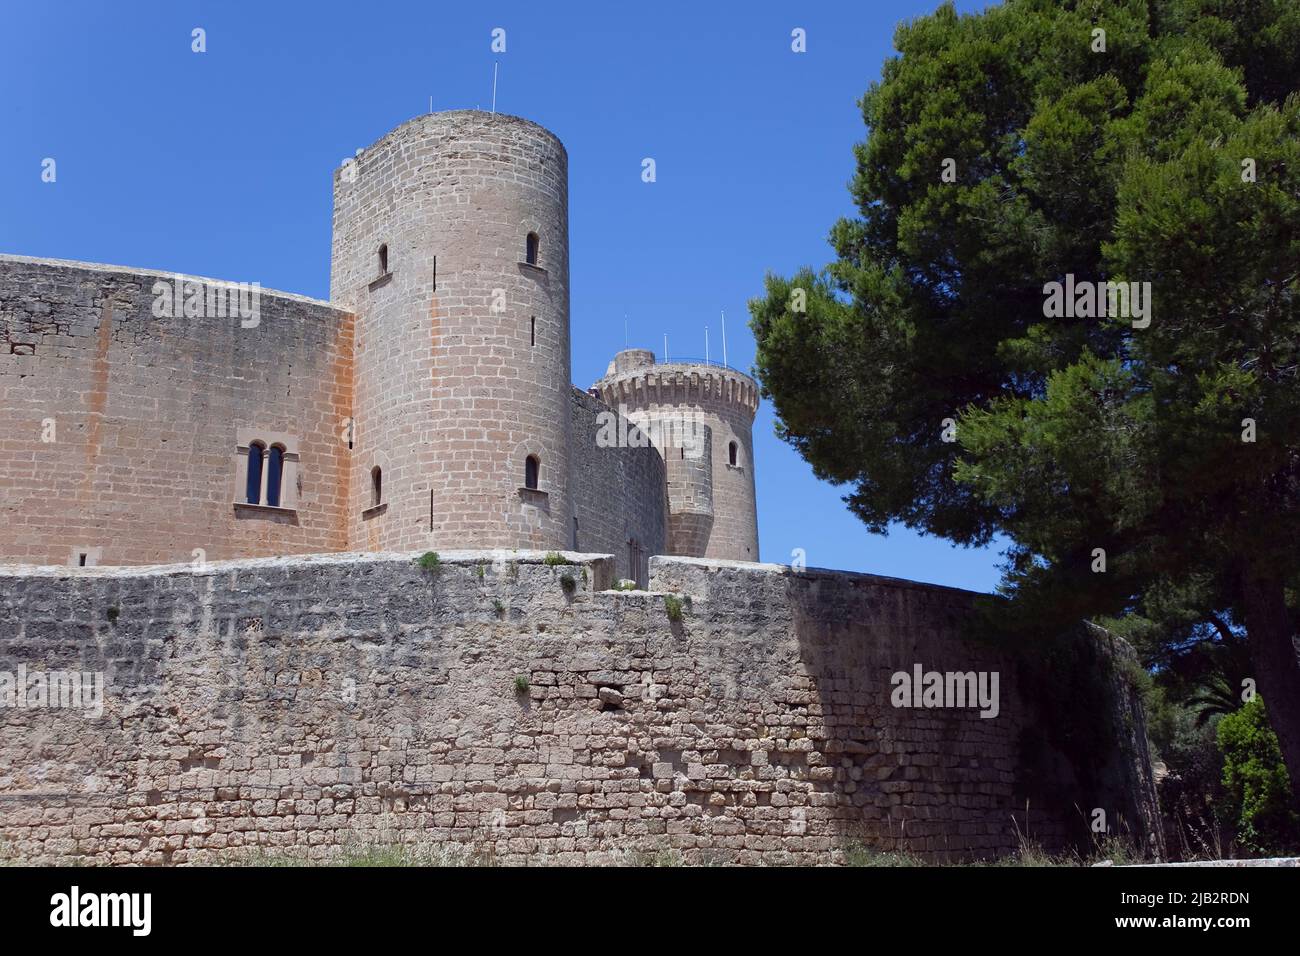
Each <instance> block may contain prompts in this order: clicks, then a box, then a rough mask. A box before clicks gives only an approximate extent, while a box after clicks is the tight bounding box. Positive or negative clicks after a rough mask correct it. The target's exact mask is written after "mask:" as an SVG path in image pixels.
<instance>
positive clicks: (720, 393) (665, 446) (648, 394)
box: [594, 349, 759, 561]
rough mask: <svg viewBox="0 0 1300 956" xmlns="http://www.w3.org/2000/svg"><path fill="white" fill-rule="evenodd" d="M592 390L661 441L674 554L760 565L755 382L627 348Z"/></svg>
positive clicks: (716, 367) (721, 370) (725, 371)
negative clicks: (755, 468) (755, 480)
mask: <svg viewBox="0 0 1300 956" xmlns="http://www.w3.org/2000/svg"><path fill="white" fill-rule="evenodd" d="M594 387H595V388H596V390H597V392H598V393H599V395H600V397H601V399H602V400H603V401H604V402H605V404H606V405H608V406H609V407H610V408H611V409H613V410H614V411H620V412H622V413H625V414H626V415H627V416H628V417H629V418H630V419H633V420H634V421H636V422H637V423H638V424H640V425H642V427H643V428H646V429H648V430H649V431H650V432H651V434H652V436H654V437H658V438H659V439H660V440H659V441H657V442H656V447H658V448H659V450H660V452H661V453H662V454H663V456H664V462H665V464H666V466H667V474H668V509H669V517H668V551H669V553H670V554H679V555H687V556H695V557H706V558H725V559H730V560H735V561H757V560H759V556H758V511H757V506H756V497H755V493H754V467H753V463H754V441H753V426H754V415H755V413H756V412H757V410H758V398H759V390H758V384H757V383H756V382H755V381H754V380H753V379H752V378H750V377H749V376H748V375H745V374H744V373H743V372H738V371H736V370H735V369H732V368H727V367H725V366H720V365H715V364H712V363H705V362H692V361H683V362H666V363H663V364H656V362H655V356H654V353H653V352H650V351H648V350H645V349H627V350H624V351H622V352H619V353H618V355H616V356H615V357H614V361H613V362H611V363H610V365H609V369H608V370H607V371H606V373H605V376H604V378H602V379H600V381H598V382H597V383H596V384H595V386H594Z"/></svg>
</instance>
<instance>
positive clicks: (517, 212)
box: [330, 110, 572, 550]
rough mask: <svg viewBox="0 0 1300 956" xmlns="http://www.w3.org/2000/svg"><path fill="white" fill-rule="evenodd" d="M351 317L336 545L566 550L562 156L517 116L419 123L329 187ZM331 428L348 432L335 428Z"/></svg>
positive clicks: (340, 295)
mask: <svg viewBox="0 0 1300 956" xmlns="http://www.w3.org/2000/svg"><path fill="white" fill-rule="evenodd" d="M330 297H331V299H332V300H333V301H334V303H335V304H337V305H339V306H341V307H343V308H347V309H349V310H350V311H352V312H353V313H354V314H355V315H356V341H355V349H354V354H355V367H354V370H353V375H354V407H353V417H354V422H353V423H352V426H351V432H350V434H344V436H343V439H342V440H344V441H347V440H349V439H350V440H351V441H352V448H353V456H352V460H353V466H352V469H351V474H350V483H349V496H350V500H351V504H352V507H351V508H350V509H349V510H350V525H349V545H350V547H352V548H355V549H359V550H365V549H368V550H415V549H419V548H425V547H428V548H437V547H443V548H451V547H477V548H481V547H512V548H527V547H535V548H548V549H549V548H563V547H566V546H567V544H568V542H569V541H570V538H571V531H570V529H571V525H572V504H571V502H570V500H569V489H568V485H569V428H570V425H569V421H570V413H569V392H570V389H571V384H570V382H571V377H570V365H569V208H568V157H567V154H566V153H565V149H564V146H563V145H562V144H561V143H560V141H559V139H558V138H556V136H555V135H554V134H552V133H550V132H549V131H547V130H545V129H543V128H542V127H540V126H538V125H536V124H534V123H530V122H528V121H526V120H522V119H519V118H517V117H513V116H505V115H502V114H499V113H498V114H490V113H484V112H481V111H478V110H456V111H452V112H446V113H432V114H428V115H425V116H419V117H417V118H415V119H413V120H410V121H409V122H407V123H404V124H403V125H402V126H399V127H398V128H397V129H395V130H393V131H392V132H391V133H389V134H388V135H387V136H385V137H383V138H382V139H381V140H379V141H378V142H377V143H375V144H374V145H372V146H370V147H369V148H368V149H365V150H361V151H359V152H358V153H357V155H356V157H355V158H354V159H349V160H346V161H345V162H344V163H343V165H342V167H340V169H339V170H337V171H336V173H335V177H334V244H333V260H332V271H331V274H330ZM345 432H346V427H345Z"/></svg>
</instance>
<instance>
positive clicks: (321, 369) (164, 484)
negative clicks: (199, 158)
mask: <svg viewBox="0 0 1300 956" xmlns="http://www.w3.org/2000/svg"><path fill="white" fill-rule="evenodd" d="M174 279H175V277H174V276H172V275H171V274H169V273H163V272H152V271H147V270H139V269H123V268H119V267H115V266H100V265H91V264H87V263H74V262H59V261H52V260H39V259H27V258H22V257H17V256H0V410H2V412H3V420H4V434H3V435H2V436H0V562H5V561H9V562H14V561H16V562H26V563H32V564H69V563H71V564H77V563H78V561H79V559H80V556H81V555H82V554H85V555H86V562H87V563H88V564H154V563H165V562H173V561H188V560H190V559H191V557H192V552H193V550H194V549H196V548H197V549H203V550H204V552H206V556H207V557H210V558H235V557H251V556H256V555H264V554H303V553H315V552H321V551H341V550H345V549H346V548H347V546H348V536H347V523H346V514H347V499H348V491H347V488H348V484H347V483H348V474H347V469H348V449H347V445H346V443H345V442H344V441H342V440H341V439H340V433H341V425H342V423H343V422H344V421H345V420H346V419H347V417H348V416H349V414H350V408H351V394H350V386H351V381H352V337H353V322H352V317H351V316H350V315H349V314H348V313H347V312H345V311H343V310H340V309H337V308H335V307H334V306H332V305H330V304H329V303H326V302H319V301H317V300H315V299H308V298H305V297H303V296H295V295H287V294H284V293H279V292H271V291H268V290H262V291H261V293H260V297H259V311H260V318H259V320H258V322H257V324H256V325H255V326H252V327H244V325H243V324H242V321H243V320H241V319H239V318H237V317H226V318H193V317H187V316H185V315H183V314H182V315H172V316H170V317H167V316H161V317H160V316H157V315H155V314H154V311H155V310H154V304H155V301H156V300H157V298H158V296H157V295H155V293H154V291H153V289H154V286H155V283H158V282H164V283H167V284H168V285H169V286H170V285H172V284H173V283H174ZM201 281H204V282H207V280H201ZM171 311H173V312H174V311H175V310H174V309H172V310H171ZM250 429H255V430H256V433H257V434H258V435H259V436H260V437H261V438H263V439H264V440H267V441H269V442H274V441H281V442H284V443H285V444H286V445H287V447H288V448H289V449H290V451H291V452H292V457H293V458H296V459H297V460H296V461H295V460H290V461H288V462H287V463H286V481H285V500H284V502H283V503H284V504H286V505H290V506H291V507H287V508H281V509H270V508H262V507H257V506H237V505H236V504H235V502H236V501H237V500H238V499H239V493H240V491H241V490H242V489H240V488H238V487H237V484H238V475H239V465H240V452H239V448H240V444H241V441H243V442H244V444H245V445H246V443H247V434H245V432H247V431H248V430H250ZM299 466H301V467H299Z"/></svg>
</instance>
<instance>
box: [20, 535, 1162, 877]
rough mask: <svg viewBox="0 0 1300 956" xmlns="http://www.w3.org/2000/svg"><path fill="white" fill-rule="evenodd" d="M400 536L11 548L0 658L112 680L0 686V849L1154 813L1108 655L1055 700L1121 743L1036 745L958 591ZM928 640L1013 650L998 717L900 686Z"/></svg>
mask: <svg viewBox="0 0 1300 956" xmlns="http://www.w3.org/2000/svg"><path fill="white" fill-rule="evenodd" d="M417 556H418V554H417V553H408V554H389V553H382V554H369V555H336V556H318V557H307V558H278V559H258V560H250V561H236V562H226V563H216V564H209V565H208V566H206V567H201V568H195V567H189V566H174V567H152V568H88V569H81V568H72V569H67V568H48V567H47V568H15V567H8V568H0V670H5V671H9V672H14V671H15V670H16V668H17V667H18V666H19V665H21V664H25V666H26V667H27V668H28V669H29V670H35V669H37V668H46V669H49V670H53V669H58V668H63V669H67V670H78V671H84V672H95V671H98V672H101V673H102V674H103V676H104V685H103V686H104V698H103V712H102V714H101V715H99V716H94V715H93V714H87V713H82V712H77V711H72V710H57V709H49V708H39V709H26V710H18V709H3V710H0V725H2V726H0V768H2V769H0V855H3V856H5V857H6V858H11V859H19V860H23V861H26V862H29V863H54V862H78V863H97V864H106V863H114V864H125V863H139V864H167V863H171V864H183V863H198V862H204V861H211V860H214V859H219V858H223V857H231V856H238V855H247V854H252V855H254V856H259V855H260V856H263V857H265V856H267V855H269V856H271V857H275V856H278V855H282V854H297V855H302V856H308V857H312V858H324V857H328V856H330V855H331V854H334V853H337V852H339V850H340V849H341V848H343V847H352V848H356V847H358V846H359V845H364V844H366V843H370V842H373V843H380V844H392V843H399V842H401V843H408V842H409V843H413V844H429V843H433V844H445V845H456V846H460V847H465V848H469V849H472V850H473V851H474V852H477V853H480V854H484V855H486V856H488V857H490V858H493V859H495V860H497V861H499V862H504V863H517V862H524V861H528V862H556V863H597V862H610V861H618V860H626V859H634V858H635V857H633V856H630V855H629V854H636V853H642V854H658V853H660V852H663V851H672V852H676V853H680V854H681V856H682V858H683V859H685V860H686V861H689V862H735V863H759V862H761V863H827V862H832V861H835V860H839V859H842V854H843V852H844V850H845V848H847V847H851V846H853V845H854V844H855V843H862V844H864V845H866V846H870V847H872V848H876V849H882V850H890V849H897V850H906V851H910V852H913V853H916V854H919V855H920V856H921V857H922V858H924V859H926V860H930V861H940V860H953V859H971V858H981V857H988V856H992V855H997V854H1004V853H1006V852H1008V851H1010V850H1013V849H1015V848H1016V847H1017V845H1018V843H1019V841H1020V839H1021V836H1022V835H1027V836H1028V837H1029V838H1031V839H1033V840H1035V841H1038V842H1040V843H1042V844H1043V845H1045V846H1047V847H1048V848H1056V847H1060V846H1062V845H1063V844H1065V843H1066V842H1068V841H1069V840H1070V838H1071V837H1073V836H1086V832H1087V824H1088V823H1089V822H1090V821H1091V819H1092V817H1091V815H1090V814H1091V810H1092V808H1094V807H1101V808H1102V809H1104V810H1105V811H1106V813H1107V819H1108V820H1109V822H1110V823H1111V825H1112V827H1113V828H1114V829H1116V830H1122V829H1125V828H1127V829H1129V830H1131V831H1132V832H1133V833H1134V835H1135V836H1136V837H1137V838H1138V840H1139V841H1141V840H1143V839H1144V838H1145V836H1146V834H1148V833H1150V832H1151V831H1152V830H1153V829H1157V828H1156V827H1155V825H1154V820H1155V802H1154V801H1155V797H1154V786H1153V782H1152V779H1151V771H1150V761H1149V757H1148V755H1147V748H1146V736H1145V730H1144V728H1143V724H1142V714H1141V710H1140V707H1138V706H1137V704H1136V698H1135V696H1134V691H1133V689H1132V688H1131V687H1130V686H1129V685H1128V684H1127V683H1125V682H1124V681H1123V680H1122V679H1121V676H1122V670H1120V669H1117V670H1116V672H1115V675H1114V676H1115V679H1116V687H1117V691H1116V694H1115V696H1114V699H1113V700H1112V701H1111V703H1109V704H1108V705H1106V706H1105V707H1102V708H1099V709H1098V711H1097V712H1094V713H1077V714H1073V715H1072V720H1074V721H1075V723H1074V724H1073V726H1075V727H1076V728H1077V727H1079V726H1087V727H1089V728H1090V733H1092V734H1096V733H1099V732H1100V730H1101V728H1103V727H1105V726H1107V725H1108V724H1110V725H1113V726H1115V727H1116V728H1118V732H1119V734H1120V740H1119V742H1118V744H1117V745H1116V746H1114V747H1112V748H1110V750H1109V752H1110V753H1111V754H1112V759H1111V760H1110V762H1109V763H1108V764H1107V765H1106V766H1104V767H1090V768H1074V769H1072V768H1071V765H1070V763H1069V761H1068V760H1066V759H1065V758H1064V757H1062V756H1061V754H1060V753H1059V752H1057V751H1054V750H1053V751H1050V752H1049V753H1048V758H1049V759H1046V760H1040V761H1037V762H1035V763H1034V764H1033V765H1027V764H1026V763H1025V761H1024V754H1025V752H1026V746H1025V744H1026V740H1027V738H1026V734H1027V733H1028V732H1033V731H1037V730H1038V729H1039V728H1041V727H1042V726H1045V725H1050V723H1051V721H1050V720H1048V719H1047V714H1046V711H1047V709H1048V708H1049V707H1050V706H1051V703H1050V701H1048V700H1046V699H1045V698H1044V696H1043V695H1042V694H1041V693H1038V692H1031V689H1030V685H1029V683H1027V682H1026V680H1025V679H1024V678H1023V677H1022V668H1021V665H1020V662H1019V661H1018V660H1017V655H1016V652H1015V651H1014V650H1013V649H1012V648H1008V647H1000V646H998V645H997V644H989V643H977V642H972V641H970V640H968V639H967V638H965V637H964V636H963V622H964V621H965V620H966V618H967V616H968V615H969V613H970V607H971V601H972V598H973V595H971V594H969V593H967V592H961V591H955V590H952V589H947V588H940V587H933V586H925V585H917V584H913V583H910V582H905V581H898V580H894V579H889V578H879V577H874V576H869V575H856V574H845V573H831V572H821V571H808V572H805V573H796V572H792V571H791V570H790V569H788V568H782V567H778V566H775V565H759V564H749V563H737V562H725V561H708V560H700V559H679V558H654V559H652V561H651V569H650V578H651V580H650V585H651V587H652V588H653V589H654V590H653V592H645V591H632V592H619V591H613V590H607V588H609V587H610V585H611V584H612V582H613V580H614V569H613V567H612V562H611V560H610V559H609V558H607V557H600V556H592V555H578V554H566V555H565V557H566V559H568V560H570V561H571V562H573V563H570V564H566V565H559V566H554V565H551V564H548V563H546V561H544V560H543V559H544V557H545V555H544V553H543V552H520V553H511V552H509V551H505V552H502V551H497V552H478V553H472V552H449V553H446V554H444V555H443V556H442V563H441V564H440V565H439V567H438V568H437V569H435V570H432V571H425V570H422V569H421V568H420V567H419V566H418V564H417V562H416V560H415V559H416V557H417ZM673 595H676V596H678V598H679V599H681V600H682V602H683V603H682V606H681V612H680V615H679V616H678V619H674V615H673V614H672V613H671V607H670V601H669V598H670V597H672V596H673ZM1097 647H1098V648H1099V649H1101V650H1102V651H1103V653H1102V659H1103V660H1105V659H1108V658H1107V655H1110V658H1109V659H1113V657H1114V656H1116V655H1119V654H1121V653H1122V652H1121V650H1120V648H1119V646H1118V645H1110V644H1109V643H1108V642H1106V641H1103V640H1100V639H1097ZM917 664H920V665H922V666H923V667H924V668H926V669H927V670H929V669H934V670H940V671H968V670H969V671H981V672H990V671H992V672H997V673H999V675H1000V685H999V695H998V702H999V706H998V712H997V716H996V717H993V718H982V717H980V716H979V713H978V711H977V710H976V709H972V708H953V707H945V708H938V709H918V708H906V707H895V706H893V705H892V704H891V688H892V684H891V675H892V674H894V673H896V672H900V671H910V670H911V669H912V668H913V666H914V665H917ZM1049 743H1050V741H1049ZM1040 749H1041V747H1040ZM1044 791H1046V792H1048V793H1049V794H1050V795H1051V796H1050V798H1049V799H1043V798H1041V797H1039V796H1037V794H1039V793H1041V792H1044ZM1029 794H1034V796H1033V797H1032V798H1031V797H1030V796H1029ZM1154 839H1155V840H1156V841H1158V839H1159V837H1158V835H1156V836H1155V837H1154ZM1156 847H1157V849H1158V842H1157V844H1156Z"/></svg>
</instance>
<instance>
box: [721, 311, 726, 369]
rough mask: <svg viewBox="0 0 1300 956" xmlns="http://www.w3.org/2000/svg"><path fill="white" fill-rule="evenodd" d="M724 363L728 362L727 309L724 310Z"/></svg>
mask: <svg viewBox="0 0 1300 956" xmlns="http://www.w3.org/2000/svg"><path fill="white" fill-rule="evenodd" d="M722 364H723V365H726V364H727V310H726V309H723V310H722Z"/></svg>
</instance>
